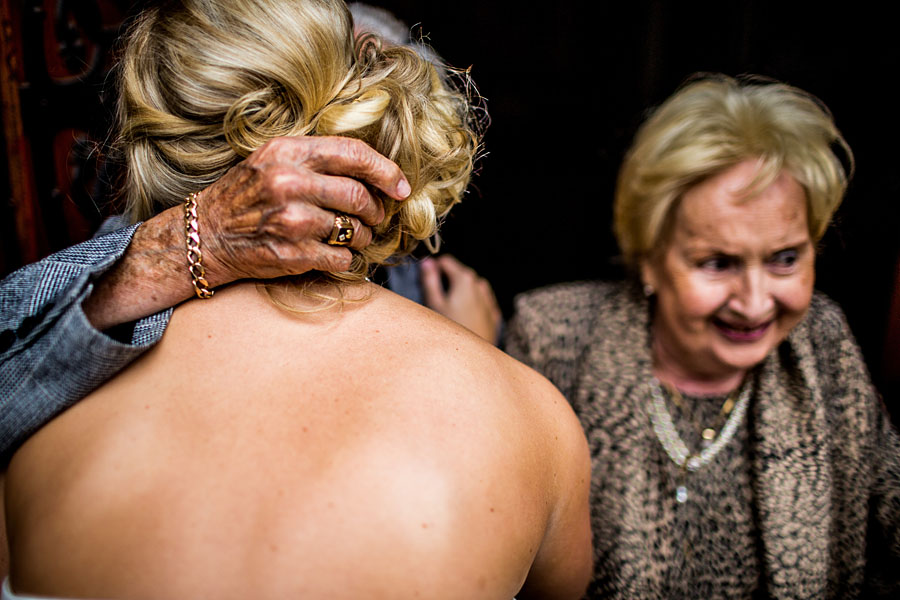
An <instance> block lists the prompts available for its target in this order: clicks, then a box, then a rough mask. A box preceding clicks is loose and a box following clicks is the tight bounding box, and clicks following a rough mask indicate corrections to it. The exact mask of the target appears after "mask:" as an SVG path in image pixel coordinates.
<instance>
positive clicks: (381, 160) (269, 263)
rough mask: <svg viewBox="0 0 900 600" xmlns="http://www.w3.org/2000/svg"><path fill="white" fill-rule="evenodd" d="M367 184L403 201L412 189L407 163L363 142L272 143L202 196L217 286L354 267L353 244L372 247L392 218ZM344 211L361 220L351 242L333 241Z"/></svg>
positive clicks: (206, 253) (203, 231)
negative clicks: (375, 229) (377, 228)
mask: <svg viewBox="0 0 900 600" xmlns="http://www.w3.org/2000/svg"><path fill="white" fill-rule="evenodd" d="M367 186H371V187H372V188H377V189H379V190H381V191H382V192H384V193H385V194H387V195H388V196H390V197H391V198H394V199H397V200H402V199H404V198H406V197H407V196H408V195H409V192H410V187H409V183H408V182H407V181H406V178H405V177H404V175H403V173H402V171H401V170H400V168H399V167H398V166H397V165H395V164H394V163H393V162H391V161H390V160H388V159H387V158H385V157H384V156H382V155H381V154H379V153H378V152H376V151H375V150H373V149H372V148H370V147H369V146H368V145H366V144H365V143H364V142H361V141H359V140H355V139H350V138H339V137H283V138H276V139H273V140H271V141H269V142H268V143H266V144H265V145H264V146H262V147H261V148H260V149H259V150H257V151H256V152H254V153H253V154H251V155H250V156H249V157H248V158H247V159H246V160H244V161H243V162H241V163H239V164H238V165H235V166H234V167H233V168H232V169H231V170H229V171H228V172H227V173H226V174H225V175H224V176H223V177H222V178H221V179H219V180H218V181H217V182H215V183H214V184H212V185H210V186H209V187H208V188H206V189H205V190H203V191H202V192H201V193H200V194H199V195H198V215H199V221H200V235H201V236H202V239H203V244H204V248H203V257H204V258H203V263H204V266H205V267H206V272H207V279H208V280H209V282H210V285H212V286H218V285H222V284H225V283H229V282H231V281H235V280H237V279H244V278H260V279H269V278H273V277H279V276H283V275H297V274H300V273H305V272H306V271H310V270H313V269H315V270H320V271H343V270H346V269H348V268H349V266H350V261H351V258H352V254H351V252H350V250H349V248H352V249H355V250H358V249H361V248H364V247H366V246H367V245H368V244H369V242H370V241H371V239H372V233H371V230H370V229H369V227H370V226H373V225H376V224H378V223H380V222H381V221H382V219H383V218H384V209H383V208H382V206H381V202H380V201H379V200H378V199H377V198H376V197H375V196H374V195H373V193H372V192H371V191H370V189H369V187H367ZM339 213H346V214H347V215H350V216H351V221H352V223H353V230H354V235H353V239H352V240H351V241H350V243H349V245H348V247H338V246H332V245H329V244H327V243H326V242H327V240H328V237H329V235H330V234H331V232H332V229H333V228H334V227H335V219H336V217H337V215H338V214H339Z"/></svg>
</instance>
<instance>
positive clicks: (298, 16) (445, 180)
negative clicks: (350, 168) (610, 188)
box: [116, 0, 478, 282]
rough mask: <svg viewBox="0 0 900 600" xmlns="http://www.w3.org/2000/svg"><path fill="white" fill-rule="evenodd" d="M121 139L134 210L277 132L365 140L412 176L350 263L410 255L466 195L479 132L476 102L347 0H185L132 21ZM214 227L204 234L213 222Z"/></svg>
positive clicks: (359, 266)
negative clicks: (356, 16)
mask: <svg viewBox="0 0 900 600" xmlns="http://www.w3.org/2000/svg"><path fill="white" fill-rule="evenodd" d="M119 88H120V99H119V109H118V124H119V136H118V139H117V142H116V146H117V148H118V149H119V150H120V151H121V152H122V153H123V154H124V161H125V165H126V173H125V184H124V186H123V195H124V200H125V205H126V210H127V213H128V215H129V217H130V218H131V220H132V221H139V220H142V219H146V218H148V217H150V216H151V215H153V214H156V213H158V212H160V211H162V210H164V209H166V208H168V207H170V206H173V205H176V204H179V203H181V202H183V199H184V198H185V197H186V196H187V195H189V194H190V193H191V192H196V191H199V190H200V189H202V188H204V187H206V186H208V185H209V184H211V183H213V182H214V181H216V180H217V179H219V178H220V177H221V176H222V175H223V174H224V173H225V172H226V171H227V170H228V169H229V168H231V167H232V166H234V165H235V164H237V163H238V162H240V161H241V160H242V159H243V158H245V157H246V156H248V155H249V154H250V153H252V152H253V151H254V150H256V149H257V148H259V147H260V146H262V145H263V144H265V143H266V142H267V141H268V140H270V139H272V138H275V137H278V136H304V135H342V136H348V137H355V138H359V139H361V140H363V141H365V142H367V143H368V144H369V145H370V146H372V147H373V148H374V149H375V150H377V151H378V152H380V153H381V154H383V155H384V156H386V157H388V158H390V159H391V160H393V161H394V162H396V163H397V164H398V165H399V166H400V168H401V169H402V170H403V172H404V174H405V175H406V177H407V179H408V180H409V183H410V185H411V187H412V193H411V195H410V196H409V198H408V199H407V200H405V201H402V202H397V201H394V200H392V199H390V198H389V197H386V196H381V198H382V200H383V202H384V209H385V214H386V218H385V220H384V222H383V223H382V224H381V225H379V226H377V227H375V228H374V230H373V241H372V243H371V245H369V246H368V247H367V248H366V249H365V250H362V251H361V252H357V253H354V259H353V264H352V266H351V268H350V270H349V271H347V272H344V273H338V274H319V275H318V276H321V277H325V278H327V279H330V280H331V281H335V282H353V281H360V280H362V279H363V278H364V277H365V276H366V275H367V273H368V271H369V268H370V265H373V264H379V263H382V262H384V261H385V260H386V259H388V258H389V257H391V256H393V255H397V254H403V253H407V252H409V251H411V250H412V248H413V247H414V246H415V244H416V243H418V241H419V240H424V239H428V238H429V237H430V236H432V235H433V234H434V233H435V232H436V228H437V225H438V223H439V221H440V219H441V218H442V217H443V216H444V215H445V214H446V213H447V211H448V210H449V209H450V207H451V206H453V205H454V204H455V203H456V202H458V201H459V200H460V197H461V196H462V194H463V192H464V191H465V188H466V186H467V185H468V181H469V176H470V174H471V171H472V162H473V159H474V156H475V153H476V150H477V147H478V139H477V136H476V135H475V133H474V132H473V130H472V128H471V121H470V114H471V113H470V105H469V103H468V101H467V99H466V98H465V97H464V96H463V95H462V94H460V93H459V92H457V91H455V90H453V89H450V87H448V84H446V83H445V82H444V81H442V79H441V77H440V76H439V75H438V73H437V72H436V70H435V68H434V66H433V65H431V64H430V63H429V62H427V61H426V60H424V59H423V58H421V57H420V56H419V55H418V54H417V53H416V52H415V51H413V50H411V49H409V48H406V47H402V46H387V45H384V47H382V43H381V40H380V39H379V38H377V37H375V36H373V35H371V34H365V35H361V36H360V37H359V38H355V36H354V34H353V24H352V19H351V16H350V13H349V12H348V10H347V7H346V5H345V4H344V3H343V2H342V1H339V0H177V1H168V2H163V3H161V5H160V6H158V7H157V8H152V9H148V10H146V11H145V12H144V13H142V14H141V15H140V16H139V17H138V18H137V20H136V21H135V23H134V24H133V25H132V27H131V29H130V31H129V34H128V36H127V39H126V45H125V48H124V55H123V57H122V60H121V64H120V71H119ZM201 235H202V232H201Z"/></svg>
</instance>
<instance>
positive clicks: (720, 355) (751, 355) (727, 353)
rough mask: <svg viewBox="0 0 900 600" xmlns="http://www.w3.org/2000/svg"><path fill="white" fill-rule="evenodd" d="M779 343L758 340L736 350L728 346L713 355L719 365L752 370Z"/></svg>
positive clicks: (730, 345)
mask: <svg viewBox="0 0 900 600" xmlns="http://www.w3.org/2000/svg"><path fill="white" fill-rule="evenodd" d="M779 341H780V340H760V341H759V342H757V343H755V344H749V345H747V346H745V347H737V348H735V347H733V345H732V344H728V346H729V347H725V348H718V349H717V351H716V352H715V354H716V358H717V359H718V360H719V362H720V363H722V364H723V365H727V366H728V367H730V368H732V369H752V368H753V367H755V366H756V365H758V364H759V363H761V362H763V361H764V360H765V359H766V357H767V356H768V355H769V354H771V353H772V351H773V350H774V349H775V348H776V347H777V346H778V342H779Z"/></svg>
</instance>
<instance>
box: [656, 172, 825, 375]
mask: <svg viewBox="0 0 900 600" xmlns="http://www.w3.org/2000/svg"><path fill="white" fill-rule="evenodd" d="M755 174H756V163H755V161H746V162H743V163H740V164H738V165H736V166H734V167H732V168H731V169H729V170H727V171H724V172H723V173H720V174H719V175H717V176H714V177H712V178H710V179H707V180H705V181H703V182H702V183H700V184H698V185H696V186H695V187H693V188H691V189H690V190H688V191H687V192H686V193H685V194H684V196H683V198H682V200H681V202H680V205H679V207H678V208H677V210H676V214H675V216H674V219H675V221H674V223H673V227H672V235H671V237H670V240H669V245H668V247H667V248H666V250H665V251H664V252H663V253H662V255H661V256H659V257H657V258H656V259H655V260H651V261H648V262H647V263H645V264H644V265H643V267H642V276H643V278H644V282H645V283H649V284H650V285H652V286H653V287H654V288H655V290H656V293H657V302H656V314H655V315H654V322H653V335H654V361H655V366H656V367H657V368H658V367H660V366H663V367H664V368H665V370H666V371H669V372H672V371H671V370H672V369H674V370H675V371H674V372H678V373H679V374H680V375H681V376H682V377H688V378H697V379H714V378H719V377H722V378H727V377H732V376H736V375H738V374H741V375H742V374H743V372H744V371H746V370H747V369H749V368H750V367H752V366H754V365H756V364H757V363H759V362H760V361H762V360H763V359H764V358H765V357H766V355H767V354H769V352H770V351H771V350H772V349H773V348H775V346H776V345H778V344H779V343H780V342H781V341H782V340H783V339H784V338H785V336H787V334H788V332H790V330H791V329H792V328H793V327H794V326H795V325H796V324H797V323H798V322H799V321H800V319H802V318H803V315H804V314H805V313H806V309H807V307H808V306H809V302H810V299H811V297H812V289H813V281H814V279H815V274H814V263H815V255H814V254H815V253H814V248H813V244H812V240H811V239H810V236H809V229H808V227H807V217H806V196H805V193H804V191H803V188H802V187H801V186H800V184H798V183H797V181H796V180H795V179H794V178H793V177H791V176H790V175H788V174H787V173H782V174H781V175H780V176H779V177H778V179H776V180H775V181H774V182H773V183H772V184H771V185H770V186H769V187H767V188H766V189H764V190H763V191H762V192H761V193H758V194H757V195H752V196H747V195H746V194H743V193H742V190H744V189H746V187H747V185H748V184H749V183H750V182H752V181H753V177H754V175H755ZM660 361H662V362H668V363H674V364H666V365H660V364H659V362H660Z"/></svg>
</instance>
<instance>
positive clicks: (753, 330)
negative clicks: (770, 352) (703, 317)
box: [713, 319, 772, 343]
mask: <svg viewBox="0 0 900 600" xmlns="http://www.w3.org/2000/svg"><path fill="white" fill-rule="evenodd" d="M713 325H714V326H715V327H716V329H717V330H718V331H719V333H721V334H722V335H723V336H724V337H725V338H727V339H728V340H731V341H732V342H737V343H750V342H755V341H757V340H759V339H761V338H762V337H763V336H764V335H765V334H766V332H767V331H768V330H769V327H771V326H772V321H765V322H763V323H757V324H741V323H730V322H728V321H723V320H721V319H713Z"/></svg>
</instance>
